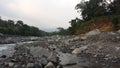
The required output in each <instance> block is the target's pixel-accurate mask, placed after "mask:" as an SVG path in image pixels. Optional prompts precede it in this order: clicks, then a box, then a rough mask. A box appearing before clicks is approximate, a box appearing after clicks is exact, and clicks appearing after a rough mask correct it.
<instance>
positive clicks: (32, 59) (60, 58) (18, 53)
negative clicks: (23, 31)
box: [0, 30, 120, 68]
mask: <svg viewBox="0 0 120 68" xmlns="http://www.w3.org/2000/svg"><path fill="white" fill-rule="evenodd" d="M4 46H6V45H0V47H1V48H2V50H0V54H1V55H0V56H1V57H0V68H119V67H120V32H105V33H101V32H99V31H98V30H97V31H96V30H93V31H91V32H89V33H87V34H86V35H78V36H75V35H72V36H59V35H57V36H51V37H42V38H39V39H38V40H37V42H31V43H22V44H15V45H8V46H7V48H6V47H5V48H4ZM5 50H6V52H5V53H4V51H5ZM2 51H3V53H2Z"/></svg>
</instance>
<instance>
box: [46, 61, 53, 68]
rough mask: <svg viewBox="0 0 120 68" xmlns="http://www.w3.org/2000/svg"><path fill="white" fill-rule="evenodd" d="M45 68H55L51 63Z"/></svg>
mask: <svg viewBox="0 0 120 68" xmlns="http://www.w3.org/2000/svg"><path fill="white" fill-rule="evenodd" d="M45 68H55V65H54V64H53V63H52V62H49V63H48V64H47V65H46V66H45Z"/></svg>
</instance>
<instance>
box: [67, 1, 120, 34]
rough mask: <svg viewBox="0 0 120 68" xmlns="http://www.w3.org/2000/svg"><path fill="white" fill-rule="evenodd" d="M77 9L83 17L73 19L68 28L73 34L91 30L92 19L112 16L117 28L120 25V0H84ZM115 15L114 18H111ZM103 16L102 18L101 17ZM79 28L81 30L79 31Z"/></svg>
mask: <svg viewBox="0 0 120 68" xmlns="http://www.w3.org/2000/svg"><path fill="white" fill-rule="evenodd" d="M75 9H76V10H77V11H78V12H79V13H80V15H81V16H82V19H78V18H77V19H73V20H71V21H70V24H71V26H70V27H69V28H68V30H69V32H70V33H71V34H75V33H76V32H78V33H80V31H81V32H82V33H84V32H86V31H89V30H90V27H89V24H90V23H91V22H92V21H94V22H95V21H96V20H99V19H104V18H105V17H107V18H108V17H110V19H112V22H113V24H114V26H115V27H116V28H118V27H120V23H119V22H120V21H119V18H120V16H119V15H120V0H89V1H85V0H82V1H81V2H80V3H78V4H77V5H76V7H75ZM112 16H113V18H111V17H112ZM101 17H102V18H101ZM78 30H79V31H78Z"/></svg>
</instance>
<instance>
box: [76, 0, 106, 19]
mask: <svg viewBox="0 0 120 68" xmlns="http://www.w3.org/2000/svg"><path fill="white" fill-rule="evenodd" d="M75 9H76V10H78V11H79V12H81V15H82V18H83V20H90V19H92V18H93V17H97V16H103V15H107V4H106V3H105V2H104V0H90V1H82V2H80V3H79V4H77V5H76V7H75Z"/></svg>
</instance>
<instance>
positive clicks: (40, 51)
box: [30, 46, 49, 57]
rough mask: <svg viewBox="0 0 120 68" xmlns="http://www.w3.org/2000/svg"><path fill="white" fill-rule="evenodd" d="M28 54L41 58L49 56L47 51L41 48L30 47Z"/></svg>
mask: <svg viewBox="0 0 120 68" xmlns="http://www.w3.org/2000/svg"><path fill="white" fill-rule="evenodd" d="M30 53H31V54H32V55H33V56H34V57H42V56H46V57H48V56H49V51H48V50H47V49H45V48H42V47H39V46H38V47H32V48H30Z"/></svg>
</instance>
